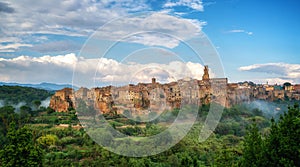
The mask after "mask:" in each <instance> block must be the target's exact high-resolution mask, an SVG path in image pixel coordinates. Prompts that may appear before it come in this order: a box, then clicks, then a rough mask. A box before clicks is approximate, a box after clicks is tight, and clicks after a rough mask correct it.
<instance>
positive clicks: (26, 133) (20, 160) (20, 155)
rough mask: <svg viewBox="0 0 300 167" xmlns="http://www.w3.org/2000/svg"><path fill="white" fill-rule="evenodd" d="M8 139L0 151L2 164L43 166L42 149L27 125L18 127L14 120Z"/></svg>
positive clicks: (8, 166)
mask: <svg viewBox="0 0 300 167" xmlns="http://www.w3.org/2000/svg"><path fill="white" fill-rule="evenodd" d="M7 139H8V143H7V144H6V145H5V146H4V148H3V150H1V151H0V159H1V163H2V164H0V165H1V166H7V167H10V166H12V167H15V166H25V167H26V166H42V159H43V157H42V156H43V154H42V150H41V149H40V147H39V146H38V145H37V144H36V143H35V142H34V140H33V135H32V134H31V131H30V130H29V129H28V128H27V127H23V128H20V129H17V128H16V124H15V123H14V122H12V123H11V124H10V128H9V131H8V133H7Z"/></svg>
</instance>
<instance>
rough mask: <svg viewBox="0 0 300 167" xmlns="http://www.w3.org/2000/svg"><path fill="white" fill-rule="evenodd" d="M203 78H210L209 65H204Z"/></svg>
mask: <svg viewBox="0 0 300 167" xmlns="http://www.w3.org/2000/svg"><path fill="white" fill-rule="evenodd" d="M202 80H204V81H207V80H209V74H208V66H204V74H203V76H202Z"/></svg>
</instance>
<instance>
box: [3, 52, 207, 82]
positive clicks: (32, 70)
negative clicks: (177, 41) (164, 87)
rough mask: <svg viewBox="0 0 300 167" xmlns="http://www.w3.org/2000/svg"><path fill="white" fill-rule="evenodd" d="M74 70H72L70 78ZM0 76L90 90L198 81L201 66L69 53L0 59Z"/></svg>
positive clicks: (13, 79)
mask: <svg viewBox="0 0 300 167" xmlns="http://www.w3.org/2000/svg"><path fill="white" fill-rule="evenodd" d="M75 65H76V66H75ZM74 67H76V68H75V72H74V78H72V77H73V70H74ZM0 74H1V75H0V78H1V79H4V80H5V81H6V82H22V83H26V82H28V81H30V82H31V83H40V82H54V83H71V82H72V79H73V83H74V84H75V85H77V86H89V87H91V86H94V84H95V85H100V86H102V85H107V84H111V83H114V84H128V83H130V82H133V83H138V82H150V81H151V78H152V77H156V78H157V80H158V81H159V82H171V81H176V80H178V79H182V78H186V77H191V78H197V79H201V77H202V74H203V66H202V65H201V64H199V63H193V62H187V63H184V62H179V61H171V62H169V63H166V64H159V63H148V64H139V63H128V64H123V63H120V62H117V61H115V60H113V59H106V58H100V59H86V58H83V57H76V55H75V54H73V53H71V54H66V55H58V56H47V55H46V56H42V57H29V56H19V57H16V58H11V59H4V58H0Z"/></svg>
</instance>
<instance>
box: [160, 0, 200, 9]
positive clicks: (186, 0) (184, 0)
mask: <svg viewBox="0 0 300 167" xmlns="http://www.w3.org/2000/svg"><path fill="white" fill-rule="evenodd" d="M176 6H186V7H189V8H191V9H194V10H197V11H203V10H204V8H203V3H202V0H179V1H175V2H173V1H170V0H169V1H167V3H166V4H165V5H164V7H166V8H170V7H176Z"/></svg>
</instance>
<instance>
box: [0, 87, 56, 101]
mask: <svg viewBox="0 0 300 167" xmlns="http://www.w3.org/2000/svg"><path fill="white" fill-rule="evenodd" d="M51 95H52V93H50V92H49V91H47V90H43V89H36V88H31V87H21V86H0V100H3V101H4V103H5V104H19V103H21V102H25V103H26V104H28V105H32V104H33V102H34V101H35V104H33V105H37V104H39V103H37V102H38V101H39V102H40V101H42V100H45V99H46V98H47V97H49V96H51ZM39 105H41V104H39Z"/></svg>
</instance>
